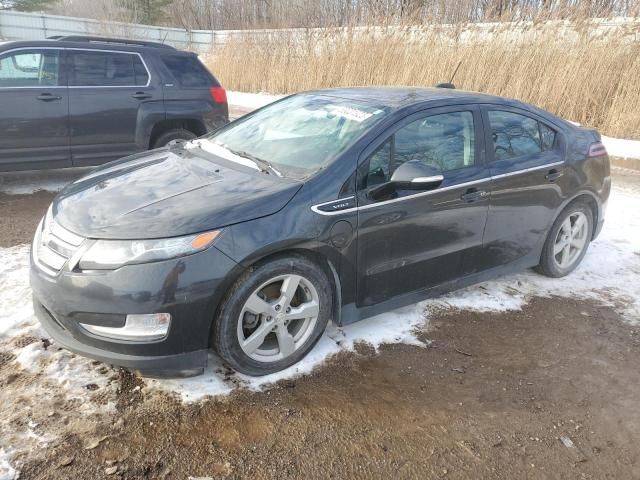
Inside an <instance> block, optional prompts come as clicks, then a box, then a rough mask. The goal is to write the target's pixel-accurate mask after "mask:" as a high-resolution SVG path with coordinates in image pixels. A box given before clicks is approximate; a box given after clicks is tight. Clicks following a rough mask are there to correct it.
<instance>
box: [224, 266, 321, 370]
mask: <svg viewBox="0 0 640 480" xmlns="http://www.w3.org/2000/svg"><path fill="white" fill-rule="evenodd" d="M332 300H333V299H332V290H331V286H330V284H329V281H328V280H327V277H326V275H325V274H324V272H323V271H322V269H320V268H319V267H318V266H317V265H315V264H314V263H312V262H311V261H309V260H308V259H307V258H305V257H302V256H297V255H292V256H287V257H281V258H277V259H274V260H271V261H268V262H266V263H263V264H261V265H258V266H256V267H253V268H251V269H250V270H249V272H247V273H246V274H244V275H243V276H242V277H241V278H240V279H239V280H238V281H237V282H236V284H235V285H234V286H233V287H232V288H231V290H230V292H229V294H227V297H226V299H225V300H224V302H223V304H222V308H221V310H220V315H219V317H218V319H217V321H216V322H215V325H214V329H213V346H214V348H215V349H216V351H217V352H218V354H219V355H220V356H221V357H222V359H223V360H224V361H225V362H226V363H227V364H228V365H229V366H231V367H232V368H234V369H235V370H236V371H238V372H240V373H244V374H247V375H253V376H258V375H267V374H269V373H274V372H277V371H279V370H283V369H285V368H287V367H289V366H290V365H293V364H294V363H296V362H298V361H299V360H300V359H302V358H303V357H304V356H305V355H306V354H307V353H308V352H309V351H310V350H311V349H312V348H313V346H314V345H315V344H316V342H317V341H318V339H319V338H320V336H321V335H322V333H323V332H324V330H325V328H326V326H327V322H328V321H329V317H330V315H331V310H332V305H333V301H332Z"/></svg>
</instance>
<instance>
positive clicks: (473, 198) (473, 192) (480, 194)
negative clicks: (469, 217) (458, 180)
mask: <svg viewBox="0 0 640 480" xmlns="http://www.w3.org/2000/svg"><path fill="white" fill-rule="evenodd" d="M487 195H489V193H488V192H485V191H484V190H478V189H477V188H469V189H468V190H467V191H466V192H464V193H463V194H462V195H460V198H461V199H462V200H464V201H465V202H467V203H472V202H477V201H478V200H480V199H482V198H484V197H486V196H487Z"/></svg>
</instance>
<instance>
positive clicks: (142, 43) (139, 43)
mask: <svg viewBox="0 0 640 480" xmlns="http://www.w3.org/2000/svg"><path fill="white" fill-rule="evenodd" d="M49 38H50V39H52V40H59V41H64V42H89V43H91V42H95V43H113V44H118V45H133V46H136V47H154V48H168V49H171V50H175V48H174V47H172V46H171V45H167V44H164V43H160V42H149V41H147V40H129V39H128V38H109V37H92V36H87V35H66V36H62V35H55V36H53V37H49Z"/></svg>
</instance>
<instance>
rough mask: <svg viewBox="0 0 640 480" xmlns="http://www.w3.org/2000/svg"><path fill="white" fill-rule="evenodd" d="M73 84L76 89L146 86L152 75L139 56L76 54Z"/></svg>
mask: <svg viewBox="0 0 640 480" xmlns="http://www.w3.org/2000/svg"><path fill="white" fill-rule="evenodd" d="M69 67H70V68H69V85H70V86H74V87H124V86H131V87H133V86H144V85H146V84H147V82H148V81H149V74H148V73H147V69H146V68H145V66H144V64H143V63H142V60H140V57H139V56H138V55H136V54H131V53H116V52H99V51H95V52H92V51H72V53H71V54H70V59H69Z"/></svg>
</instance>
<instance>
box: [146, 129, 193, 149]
mask: <svg viewBox="0 0 640 480" xmlns="http://www.w3.org/2000/svg"><path fill="white" fill-rule="evenodd" d="M194 138H196V135H195V134H194V133H192V132H190V131H189V130H185V129H184V128H176V129H174V130H169V131H167V132H164V133H163V134H162V135H160V136H159V137H158V138H157V139H156V141H155V142H153V148H160V147H164V146H165V145H167V144H168V143H169V142H170V141H172V140H192V139H194Z"/></svg>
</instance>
